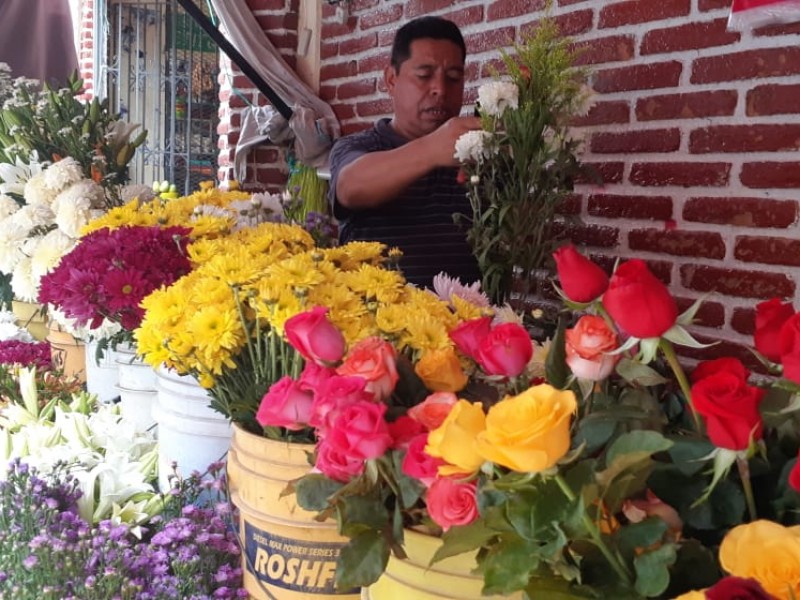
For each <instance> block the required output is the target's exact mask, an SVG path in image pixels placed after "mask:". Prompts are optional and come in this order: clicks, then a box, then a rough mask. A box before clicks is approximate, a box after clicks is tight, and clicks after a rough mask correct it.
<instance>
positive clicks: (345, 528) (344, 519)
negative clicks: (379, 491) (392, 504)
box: [336, 494, 389, 537]
mask: <svg viewBox="0 0 800 600" xmlns="http://www.w3.org/2000/svg"><path fill="white" fill-rule="evenodd" d="M336 507H337V510H338V521H339V526H340V529H341V534H342V535H346V536H348V537H354V536H357V535H359V534H360V533H361V532H362V531H364V530H365V529H375V530H382V529H385V528H387V527H388V526H389V511H388V510H386V507H385V506H384V505H383V504H381V503H380V502H379V501H378V499H377V498H376V497H375V495H373V494H370V495H366V496H343V497H342V498H341V499H340V501H339V502H338V503H337V505H336Z"/></svg>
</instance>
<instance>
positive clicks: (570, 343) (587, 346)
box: [565, 315, 621, 381]
mask: <svg viewBox="0 0 800 600" xmlns="http://www.w3.org/2000/svg"><path fill="white" fill-rule="evenodd" d="M565 336H566V352H567V365H568V366H569V368H570V370H571V371H572V373H573V375H575V377H578V378H579V379H588V380H591V381H602V380H603V379H605V378H606V377H608V376H609V375H610V374H611V371H613V370H614V366H615V365H616V364H617V362H619V359H620V358H621V356H620V355H619V354H609V352H613V351H614V350H616V349H617V348H618V347H619V343H618V342H617V335H616V334H615V333H614V332H613V331H611V328H610V327H609V326H608V323H606V322H605V321H604V320H603V318H602V317H597V316H594V315H584V316H583V317H581V318H580V319H578V322H577V323H576V324H575V327H573V328H572V329H567V331H566V334H565Z"/></svg>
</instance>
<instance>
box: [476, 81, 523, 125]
mask: <svg viewBox="0 0 800 600" xmlns="http://www.w3.org/2000/svg"><path fill="white" fill-rule="evenodd" d="M478 104H479V105H480V107H481V113H482V114H484V115H488V116H491V117H502V116H503V113H504V112H505V110H506V109H507V108H511V109H513V110H516V109H517V108H518V107H519V87H517V84H516V83H514V82H513V81H492V82H489V83H485V84H483V85H482V86H480V87H479V88H478Z"/></svg>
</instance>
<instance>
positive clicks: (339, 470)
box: [315, 440, 364, 483]
mask: <svg viewBox="0 0 800 600" xmlns="http://www.w3.org/2000/svg"><path fill="white" fill-rule="evenodd" d="M315 466H316V468H317V469H319V470H320V472H321V473H322V474H323V475H325V476H326V477H330V478H331V479H333V480H334V481H341V482H342V483H347V482H348V481H350V480H351V479H353V478H354V477H358V476H359V475H361V473H363V472H364V461H363V460H361V459H359V458H355V457H353V456H350V455H349V454H348V453H347V452H342V451H341V450H339V449H338V448H336V447H335V446H333V445H331V443H330V442H329V441H328V440H321V441H320V442H319V444H317V460H316V463H315Z"/></svg>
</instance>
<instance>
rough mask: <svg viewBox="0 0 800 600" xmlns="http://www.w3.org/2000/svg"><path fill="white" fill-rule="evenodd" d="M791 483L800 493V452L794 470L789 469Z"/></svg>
mask: <svg viewBox="0 0 800 600" xmlns="http://www.w3.org/2000/svg"><path fill="white" fill-rule="evenodd" d="M789 485H790V486H791V487H792V489H793V490H794V491H795V492H797V493H798V494H800V454H798V456H797V461H796V462H795V463H794V466H793V467H792V470H791V471H789Z"/></svg>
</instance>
